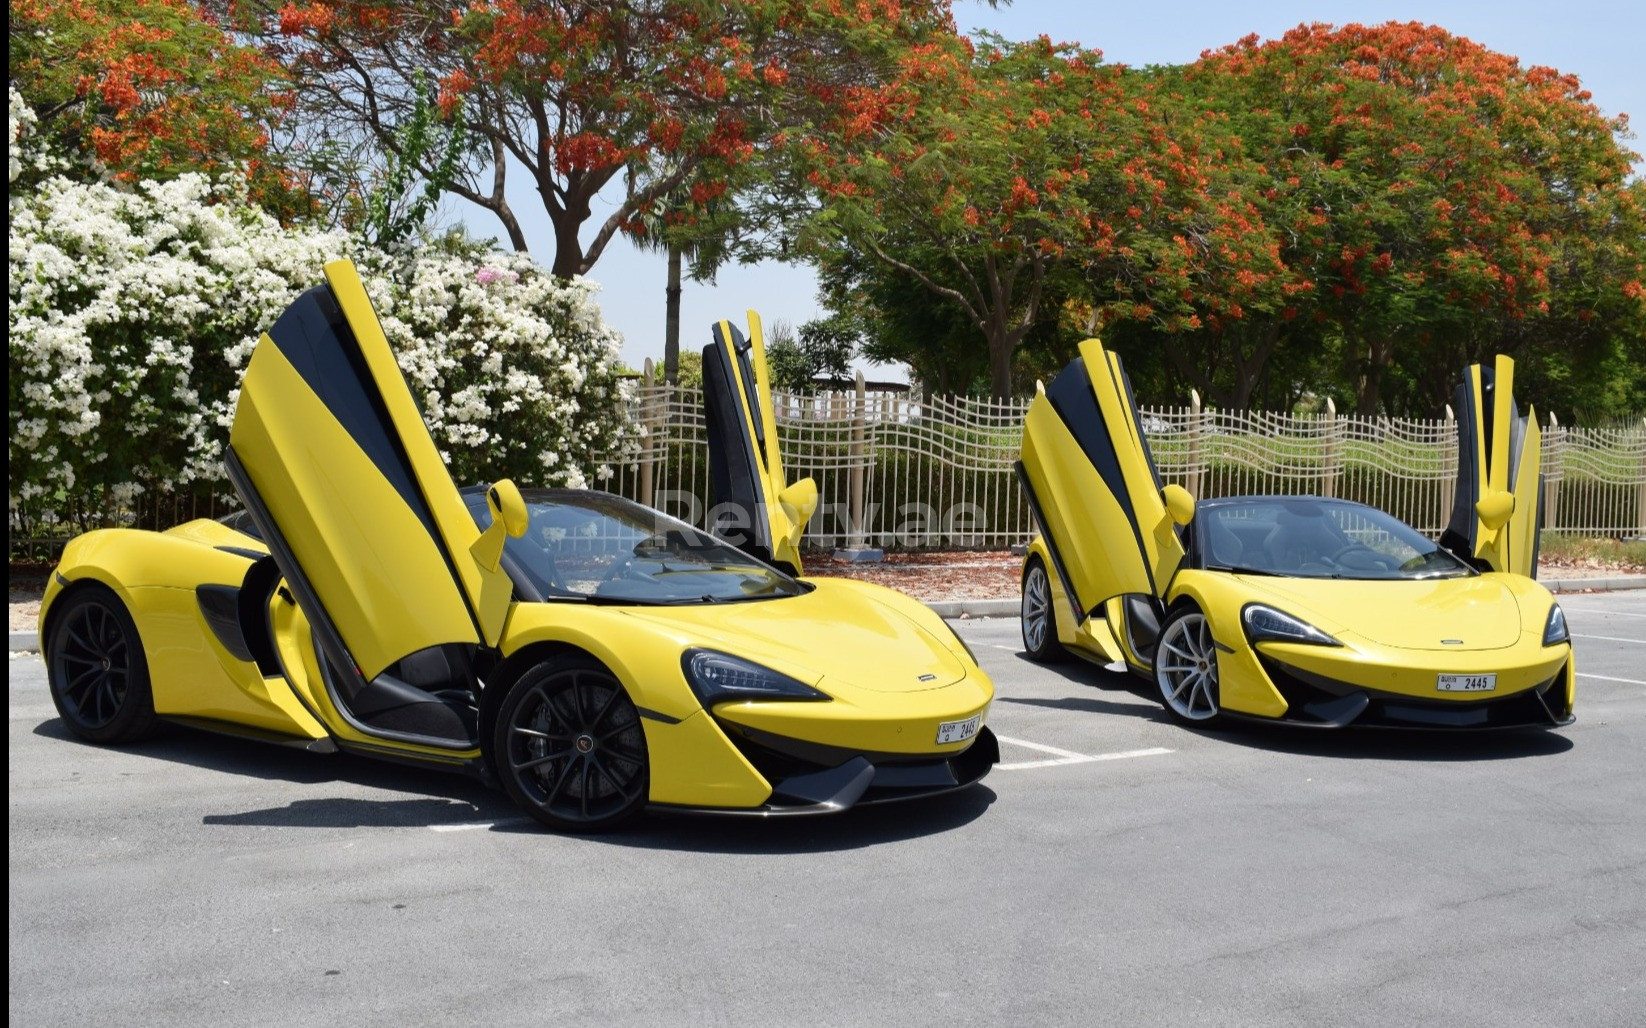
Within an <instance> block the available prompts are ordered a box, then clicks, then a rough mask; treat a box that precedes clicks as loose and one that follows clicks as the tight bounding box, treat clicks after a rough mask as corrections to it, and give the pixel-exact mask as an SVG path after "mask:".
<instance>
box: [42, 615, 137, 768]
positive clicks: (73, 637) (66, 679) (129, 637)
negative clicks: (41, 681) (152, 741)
mask: <svg viewBox="0 0 1646 1028" xmlns="http://www.w3.org/2000/svg"><path fill="white" fill-rule="evenodd" d="M60 602H61V604H62V606H61V607H59V608H58V609H56V610H54V611H52V618H51V628H50V630H49V631H48V633H47V638H46V678H47V681H48V682H49V683H50V686H51V700H52V703H54V704H55V705H56V706H57V713H58V715H59V716H61V717H62V719H63V723H64V724H65V725H67V726H68V728H69V731H71V732H73V733H74V734H75V735H78V736H79V737H80V738H82V739H85V740H86V741H88V742H96V743H103V744H105V745H108V744H117V743H126V742H135V741H136V740H138V739H141V738H143V737H145V736H147V735H149V734H151V733H152V732H153V731H154V728H155V725H156V724H157V723H158V719H157V718H156V717H155V715H154V694H153V692H152V691H151V690H150V688H149V664H148V659H147V658H146V657H145V656H144V654H143V642H142V640H141V639H140V638H139V637H138V635H137V625H136V623H135V622H133V621H132V619H131V614H130V613H129V612H127V610H126V605H125V604H124V603H122V602H121V601H120V597H118V596H116V595H115V594H114V591H113V590H111V589H109V588H107V587H106V586H102V585H82V586H79V587H77V588H76V589H75V590H74V591H73V592H71V593H68V594H67V595H65V596H64V597H63V599H62V600H61V601H60Z"/></svg>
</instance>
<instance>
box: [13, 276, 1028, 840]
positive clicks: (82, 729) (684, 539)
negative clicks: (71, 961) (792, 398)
mask: <svg viewBox="0 0 1646 1028" xmlns="http://www.w3.org/2000/svg"><path fill="white" fill-rule="evenodd" d="M705 366H706V368H710V369H713V370H712V371H711V372H710V382H711V383H712V384H713V385H714V388H715V389H716V390H718V392H719V396H718V398H716V397H714V396H712V395H711V402H713V401H715V400H716V399H717V400H718V403H719V404H720V405H721V406H718V407H717V409H716V411H715V414H714V416H713V417H712V418H711V421H712V422H713V425H714V430H713V435H714V439H713V441H712V443H713V453H712V454H711V461H712V462H713V464H714V466H715V472H714V477H715V481H716V495H715V500H716V506H717V507H720V508H723V509H727V510H735V509H738V508H741V509H742V510H744V511H746V515H745V516H743V517H741V518H732V519H730V520H731V522H733V524H732V526H731V527H735V528H737V529H738V530H739V531H740V534H741V535H742V536H744V537H745V538H744V539H743V540H742V541H743V543H744V545H745V547H746V549H740V548H738V547H737V546H734V545H731V544H730V543H729V542H728V541H727V540H726V539H725V538H721V537H718V536H716V535H715V534H712V533H706V532H702V531H698V530H697V529H695V528H693V527H692V526H691V525H688V524H686V523H684V522H681V521H677V520H675V519H672V518H670V517H668V516H667V515H664V514H662V513H660V512H658V511H655V510H652V509H650V508H648V507H644V506H642V505H640V504H637V503H633V502H631V501H629V500H626V499H623V498H622V497H619V496H615V495H612V494H609V493H603V492H597V491H592V490H571V489H543V490H525V491H522V490H519V489H517V488H516V487H515V486H514V485H513V484H512V483H511V482H509V481H499V482H495V483H492V484H490V485H487V486H482V487H477V488H473V489H469V490H465V491H460V490H459V489H458V488H457V487H456V486H455V485H454V484H453V482H452V480H451V478H450V476H449V475H448V473H447V471H446V468H445V466H444V464H443V463H442V461H441V458H440V454H439V452H438V450H437V449H436V447H435V443H434V440H433V438H432V437H431V436H430V434H429V431H428V429H427V427H426V426H425V424H424V423H423V420H422V417H421V415H420V414H419V412H418V408H417V404H416V402H415V400H414V399H413V397H412V394H411V391H410V390H409V388H408V387H407V384H406V381H405V379H404V378H403V377H402V375H401V373H400V370H399V368H398V367H397V366H396V364H395V359H394V355H393V353H392V352H391V351H390V348H389V345H388V341H387V340H386V339H385V338H384V335H383V332H382V330H381V328H380V326H379V323H378V319H377V316H376V314H375V312H374V311H373V309H372V306H371V302H370V300H369V299H368V298H367V296H366V293H365V290H364V289H363V288H362V286H361V283H360V280H359V279H358V277H357V276H356V274H355V271H354V268H353V266H352V265H350V264H349V263H348V262H346V261H339V262H336V263H333V264H329V265H327V266H326V269H325V282H324V284H321V285H318V286H316V287H315V288H313V289H311V290H309V291H308V292H306V293H305V294H303V295H302V296H301V297H300V298H299V299H298V300H297V301H296V302H294V303H293V304H292V306H291V307H290V308H289V309H287V310H286V312H285V313H284V314H283V315H282V316H281V317H280V319H279V320H278V321H277V322H276V323H275V325H274V326H273V327H272V328H270V329H269V331H268V332H267V333H266V334H265V335H264V336H263V337H262V338H261V340H260V341H259V343H258V345H257V347H256V349H255V350H254V352H253V354H252V357H251V360H250V363H249V364H248V366H247V368H246V372H245V377H244V381H243V383H242V388H241V392H240V396H239V400H238V405H237V408H236V411H235V416H234V422H233V426H232V428H231V431H230V441H229V446H228V448H227V450H226V452H225V454H224V463H225V465H226V467H227V469H228V474H229V478H230V480H231V482H232V484H233V486H234V489H235V491H236V493H237V494H238V496H239V498H240V499H241V501H243V504H244V509H243V510H241V511H238V512H236V513H235V514H233V515H231V516H229V517H226V518H223V519H220V520H196V521H191V522H188V523H186V524H183V525H180V526H178V527H176V528H173V529H171V530H169V531H165V532H146V531H136V530H126V529H110V530H100V531H94V532H89V533H87V534H85V535H82V536H79V537H78V538H76V539H74V540H73V541H72V542H70V544H69V545H68V547H67V548H66V549H65V550H64V553H63V557H62V560H61V562H60V563H59V564H58V566H57V568H56V571H55V573H54V575H53V576H52V580H51V582H50V583H49V585H48V588H47V591H46V596H45V601H44V603H43V604H42V605H41V615H40V622H41V632H42V639H43V640H44V646H43V654H44V657H45V661H46V665H47V671H48V676H49V680H50V685H51V693H52V698H53V700H54V701H55V702H56V705H57V709H58V711H59V713H60V714H61V715H62V718H63V720H64V722H65V723H66V724H67V726H68V727H69V728H70V729H71V730H72V731H73V732H74V733H75V734H76V735H79V736H80V737H82V738H84V739H87V740H90V741H93V742H98V743H111V744H114V743H123V742H129V741H131V740H135V739H138V738H140V737H142V736H144V735H145V734H146V733H148V732H149V730H150V729H151V728H153V727H154V726H155V725H156V724H157V722H159V721H171V722H181V723H183V724H185V725H191V726H195V727H198V728H203V729H209V730H214V731H219V732H226V733H230V734H233V735H238V736H242V737H247V738H252V739H258V740H264V741H268V742H273V743H281V744H286V745H290V746H296V747H301V748H304V749H308V750H312V751H317V752H337V751H347V752H351V753H356V754H363V755H366V756H371V757H379V758H384V759H387V760H391V761H396V762H400V763H406V764H414V765H423V766H427V767H435V768H445V769H450V770H457V771H464V772H468V773H472V774H474V775H476V776H478V777H480V778H482V779H483V780H485V781H488V782H491V783H494V784H496V785H498V786H500V787H501V788H502V789H504V790H505V791H506V792H507V793H508V794H509V795H510V796H511V797H512V798H513V799H514V800H515V801H516V802H517V803H518V804H519V805H520V806H521V807H522V808H523V809H524V810H525V811H526V812H527V813H529V814H530V815H531V816H532V817H534V818H536V819H537V820H538V821H540V822H542V823H543V824H545V825H547V826H549V827H551V828H555V829H561V830H570V831H592V830H600V829H605V828H610V827H613V826H616V825H618V824H620V823H622V822H624V821H626V820H628V819H629V818H631V817H632V816H633V815H635V814H636V813H637V812H639V811H641V810H643V809H646V808H648V807H650V808H653V809H658V808H666V809H683V810H685V809H689V810H698V811H711V812H719V813H730V814H748V815H763V816H771V815H785V814H807V813H826V812H831V811H838V810H843V809H846V808H849V807H852V806H854V805H857V804H865V803H872V802H881V801H889V800H902V799H910V798H914V797H921V796H928V795H932V794H936V793H942V792H946V791H949V790H954V789H959V788H962V787H965V786H969V785H971V784H973V783H975V782H977V781H978V780H979V779H981V778H982V777H983V776H984V775H985V774H986V773H987V772H988V771H989V769H990V768H991V767H992V766H993V765H994V763H995V762H996V761H997V760H998V757H999V749H998V746H997V745H996V743H995V740H994V737H993V736H992V735H991V734H990V732H989V730H988V728H987V727H985V725H984V722H985V719H986V718H987V716H988V713H989V704H990V702H991V700H992V699H993V696H994V688H993V685H992V683H991V682H990V680H989V677H988V676H987V675H986V674H985V673H984V672H983V671H982V670H981V669H980V668H979V667H978V666H977V663H976V661H975V660H974V659H973V657H972V655H971V653H970V652H969V651H968V650H967V648H966V646H965V645H964V644H963V643H962V642H961V641H960V639H959V638H958V637H957V636H956V635H955V634H954V632H953V631H951V630H950V629H949V627H948V626H947V625H946V624H945V623H944V622H943V621H942V620H941V619H940V618H938V617H937V616H936V615H935V614H934V613H932V611H931V610H929V609H928V608H926V607H924V606H922V605H921V604H919V603H917V602H915V601H914V600H912V599H909V598H908V597H906V596H904V595H903V594H901V593H898V592H895V591H892V590H888V589H883V588H878V587H874V586H870V585H867V584H862V583H857V582H850V581H844V580H832V579H823V580H817V581H807V580H805V579H802V578H800V577H798V576H797V574H796V573H797V572H798V570H799V552H798V549H797V547H796V544H797V543H798V539H799V534H800V530H801V528H802V527H803V525H804V523H805V519H806V516H807V515H809V513H810V511H811V508H812V507H813V506H814V505H815V497H816V490H815V488H813V487H812V486H811V485H810V483H809V482H807V483H796V484H795V485H793V486H786V485H785V484H784V483H783V480H782V470H781V464H780V462H779V460H778V456H777V451H776V443H777V439H776V432H775V431H773V430H772V429H771V425H772V409H771V398H770V390H769V385H768V383H767V381H766V369H765V359H764V351H763V344H762V340H761V338H760V328H759V320H758V318H753V317H752V316H751V332H750V336H749V337H748V338H745V337H744V336H743V335H742V333H740V332H739V331H738V330H737V329H736V328H734V327H733V326H732V325H730V324H728V323H725V322H722V323H721V324H719V325H718V326H716V327H715V330H714V342H713V343H712V344H711V345H710V346H709V347H708V349H707V350H706V351H705ZM711 392H712V391H711ZM726 405H730V408H731V409H727V407H726Z"/></svg>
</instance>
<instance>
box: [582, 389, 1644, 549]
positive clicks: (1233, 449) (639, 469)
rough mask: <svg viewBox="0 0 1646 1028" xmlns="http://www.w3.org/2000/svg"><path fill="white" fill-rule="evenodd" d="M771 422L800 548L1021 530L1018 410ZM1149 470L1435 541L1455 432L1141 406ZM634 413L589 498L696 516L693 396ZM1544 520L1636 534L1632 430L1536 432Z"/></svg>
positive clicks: (829, 411) (829, 413) (939, 543)
mask: <svg viewBox="0 0 1646 1028" xmlns="http://www.w3.org/2000/svg"><path fill="white" fill-rule="evenodd" d="M775 401H776V409H777V411H776V412H777V429H778V438H779V440H780V445H781V446H782V452H783V459H784V462H785V465H786V467H787V470H788V473H789V477H790V479H791V480H793V479H796V478H800V477H804V476H807V475H810V476H811V477H812V478H814V479H816V480H817V485H818V492H819V509H818V512H817V514H815V515H814V516H813V518H812V521H811V524H810V525H809V526H808V528H807V532H806V542H807V544H808V545H810V546H814V547H821V548H832V547H837V546H850V545H864V544H867V545H875V546H889V547H901V548H915V547H923V548H924V547H963V548H1004V547H1006V546H1009V545H1011V544H1013V543H1019V542H1023V541H1025V540H1027V539H1028V538H1029V537H1030V536H1031V535H1032V534H1033V532H1034V527H1033V522H1032V519H1031V517H1030V515H1029V511H1028V507H1027V505H1026V504H1025V503H1024V502H1023V497H1022V495H1021V492H1020V490H1019V488H1018V485H1017V479H1016V477H1015V475H1014V474H1013V471H1012V464H1013V462H1014V461H1015V460H1016V459H1017V456H1018V449H1019V445H1020V442H1021V438H1022V436H1021V433H1022V425H1023V415H1024V411H1025V409H1026V407H1027V401H1026V400H1017V401H1011V402H1007V403H993V402H990V401H987V400H972V399H936V400H933V401H930V402H922V401H921V400H920V399H919V398H918V397H915V396H912V395H906V394H895V393H875V392H868V391H866V390H864V389H862V388H861V387H860V388H859V389H858V390H857V391H856V392H829V393H819V394H815V395H810V396H792V395H787V394H778V395H777V396H776V398H775ZM1141 413H1142V418H1143V428H1144V432H1145V434H1146V435H1147V436H1148V437H1149V442H1150V448H1151V449H1152V451H1153V453H1154V458H1155V464H1156V466H1157V467H1158V468H1159V470H1160V474H1161V476H1162V477H1163V478H1165V479H1166V480H1167V481H1168V482H1177V483H1179V484H1181V485H1183V486H1184V487H1185V488H1187V489H1188V490H1189V491H1190V492H1191V493H1193V494H1194V495H1195V496H1197V497H1201V498H1208V499H1209V498H1212V497H1218V496H1232V495H1238V494H1242V493H1293V494H1300V493H1313V494H1317V495H1326V496H1339V497H1343V498H1345V499H1352V500H1358V501H1361V502H1363V503H1367V504H1370V505H1372V506H1375V507H1379V508H1382V509H1384V510H1387V511H1389V512H1390V513H1393V514H1395V515H1396V516H1398V517H1400V518H1402V519H1403V520H1405V521H1407V522H1409V523H1410V524H1412V525H1413V526H1414V527H1416V528H1417V529H1419V530H1420V531H1423V532H1426V533H1428V534H1430V535H1432V536H1433V535H1438V534H1439V533H1440V532H1441V530H1442V529H1443V528H1444V527H1445V525H1446V521H1447V518H1448V517H1449V515H1450V513H1451V505H1452V489H1453V481H1454V476H1455V473H1456V467H1457V429H1456V425H1455V424H1454V423H1452V422H1451V421H1449V420H1444V419H1434V420H1415V419H1390V418H1362V417H1350V416H1342V415H1336V414H1333V413H1327V414H1322V415H1314V416H1295V415H1279V414H1265V413H1260V412H1246V413H1242V412H1225V411H1209V410H1202V409H1199V408H1197V407H1186V408H1168V407H1151V408H1146V409H1144V410H1143V411H1142V412H1141ZM633 417H634V418H635V419H636V420H637V421H639V423H640V424H641V425H642V426H643V427H644V429H645V432H644V436H643V439H642V442H641V445H640V449H639V452H638V454H637V455H636V456H635V457H634V458H633V459H632V462H628V463H623V464H619V465H617V468H616V470H617V474H616V476H615V477H614V478H613V479H611V480H609V481H608V482H606V483H604V485H605V487H606V488H609V489H612V490H613V491H616V492H620V493H623V494H625V495H627V496H630V497H633V498H635V499H638V500H640V501H642V502H645V503H650V504H652V505H654V506H657V507H660V508H662V509H663V510H665V511H667V512H669V513H671V514H674V515H676V516H679V517H682V518H685V519H686V520H688V521H692V522H694V523H697V524H701V523H702V520H703V513H704V506H703V505H704V503H705V502H706V500H707V493H708V481H709V477H708V451H707V446H706V443H705V441H704V439H705V437H704V430H703V407H702V396H701V394H700V392H699V391H697V390H695V389H678V388H674V389H671V388H670V387H667V386H664V385H649V384H643V385H642V386H641V387H640V389H639V390H638V392H637V394H636V397H635V399H634V401H633ZM1543 472H1544V476H1545V482H1546V485H1545V497H1544V499H1545V527H1546V528H1549V529H1552V530H1554V531H1559V532H1565V533H1570V534H1582V535H1599V536H1607V535H1609V536H1640V535H1646V420H1643V421H1641V422H1640V423H1636V424H1630V425H1628V426H1626V427H1621V428H1610V429H1572V428H1563V427H1560V426H1559V425H1555V424H1550V425H1549V426H1547V427H1545V428H1544V433H1543Z"/></svg>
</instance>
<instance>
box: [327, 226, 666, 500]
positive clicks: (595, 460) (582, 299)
mask: <svg viewBox="0 0 1646 1028" xmlns="http://www.w3.org/2000/svg"><path fill="white" fill-rule="evenodd" d="M359 267H360V270H361V273H362V276H363V277H364V279H365V282H366V291H367V293H368V294H370V296H371V299H372V304H373V305H374V306H375V307H376V308H377V311H378V315H379V317H380V319H381V320H382V322H383V331H384V334H385V335H387V336H388V338H389V343H390V345H392V346H393V347H394V351H395V354H396V356H397V357H398V359H399V361H400V369H401V370H402V371H403V372H405V374H406V378H407V380H408V381H409V382H410V383H411V387H412V392H413V395H415V396H416V397H417V399H418V402H419V403H420V404H422V407H423V418H424V420H425V421H426V422H428V425H429V428H430V430H431V431H432V432H433V433H434V438H435V442H436V443H438V444H439V446H440V449H441V455H442V456H444V457H445V458H446V464H447V466H448V467H449V468H450V469H451V472H452V476H453V477H454V478H456V479H457V480H458V482H460V483H467V482H479V481H486V480H490V479H493V478H501V477H504V476H508V477H511V478H513V479H514V480H515V482H516V483H518V484H520V485H522V486H526V485H567V486H573V487H579V488H580V487H584V486H587V485H591V484H598V483H599V482H600V481H601V480H604V479H606V478H608V477H609V476H610V475H611V473H612V471H611V468H610V466H609V465H607V464H603V463H601V461H602V460H604V459H606V458H612V457H620V456H622V455H623V454H625V453H626V452H627V450H628V449H629V448H630V447H631V445H632V436H633V432H632V430H631V428H630V425H629V422H628V421H627V420H626V418H625V417H624V414H623V412H624V410H625V409H626V408H625V400H626V397H625V395H624V386H625V384H624V382H623V380H622V379H621V378H619V375H618V371H619V363H618V353H619V350H620V349H621V347H622V339H621V337H619V335H618V334H617V332H616V331H615V330H613V329H611V328H609V327H608V326H607V325H606V323H605V321H604V320H603V319H602V317H601V315H600V308H599V307H598V306H597V305H596V304H595V302H594V292H595V288H596V287H595V286H594V285H593V284H592V283H590V282H587V281H586V280H582V279H577V280H573V281H571V282H566V281H564V280H561V279H557V278H555V277H554V276H553V275H551V274H549V272H548V270H547V269H546V268H543V267H541V266H539V265H538V264H537V263H536V262H534V261H533V260H532V259H531V258H530V257H529V256H527V255H525V254H518V253H500V252H498V251H495V250H491V249H489V248H487V247H483V246H478V245H476V244H474V243H472V242H467V241H464V240H462V239H460V238H453V237H448V238H447V239H446V240H443V241H441V242H439V243H436V244H432V245H430V246H426V247H424V248H421V249H415V250H412V251H409V252H406V253H401V254H385V253H383V252H382V251H372V252H370V253H368V254H367V255H365V256H364V257H362V258H360V259H359Z"/></svg>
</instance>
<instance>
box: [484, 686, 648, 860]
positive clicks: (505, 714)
mask: <svg viewBox="0 0 1646 1028" xmlns="http://www.w3.org/2000/svg"><path fill="white" fill-rule="evenodd" d="M492 754H493V758H492V759H493V763H494V764H495V766H496V769H497V775H498V777H499V778H500V779H501V780H502V783H503V788H504V790H505V791H506V792H507V793H508V794H509V796H510V797H511V798H513V800H514V801H515V802H516V803H518V804H519V805H520V806H521V808H522V809H524V810H525V811H526V813H528V814H530V815H531V816H532V817H534V818H536V819H537V820H538V821H539V822H541V823H543V824H545V825H547V826H548V827H550V828H553V829H556V830H557V831H565V832H603V831H609V830H610V829H613V828H616V827H618V826H620V825H622V824H624V823H626V822H628V821H629V820H631V819H633V818H634V816H635V815H636V814H638V813H639V812H640V809H641V807H642V806H643V805H644V804H645V802H646V796H647V794H648V793H649V792H650V788H651V773H650V763H649V760H648V758H647V755H646V736H645V732H644V730H643V729H642V728H641V725H640V714H639V712H638V711H637V710H636V709H635V706H634V703H633V702H632V701H630V699H629V696H628V693H627V692H625V691H624V689H623V685H622V683H621V682H619V681H618V680H617V678H616V676H615V675H613V674H612V673H611V671H610V670H608V669H607V668H606V666H605V665H603V664H601V663H600V662H599V661H597V660H594V659H593V658H591V657H581V656H579V657H562V658H557V659H553V660H546V661H544V662H542V663H540V664H537V665H534V666H533V667H531V668H529V669H528V670H527V671H526V673H525V674H523V675H521V676H520V678H519V679H518V680H517V681H516V682H515V683H514V685H513V686H512V687H511V688H510V689H509V692H508V695H507V696H505V697H504V699H503V705H502V707H501V709H500V710H499V711H498V715H497V722H496V725H495V726H494V728H493V731H492Z"/></svg>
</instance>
